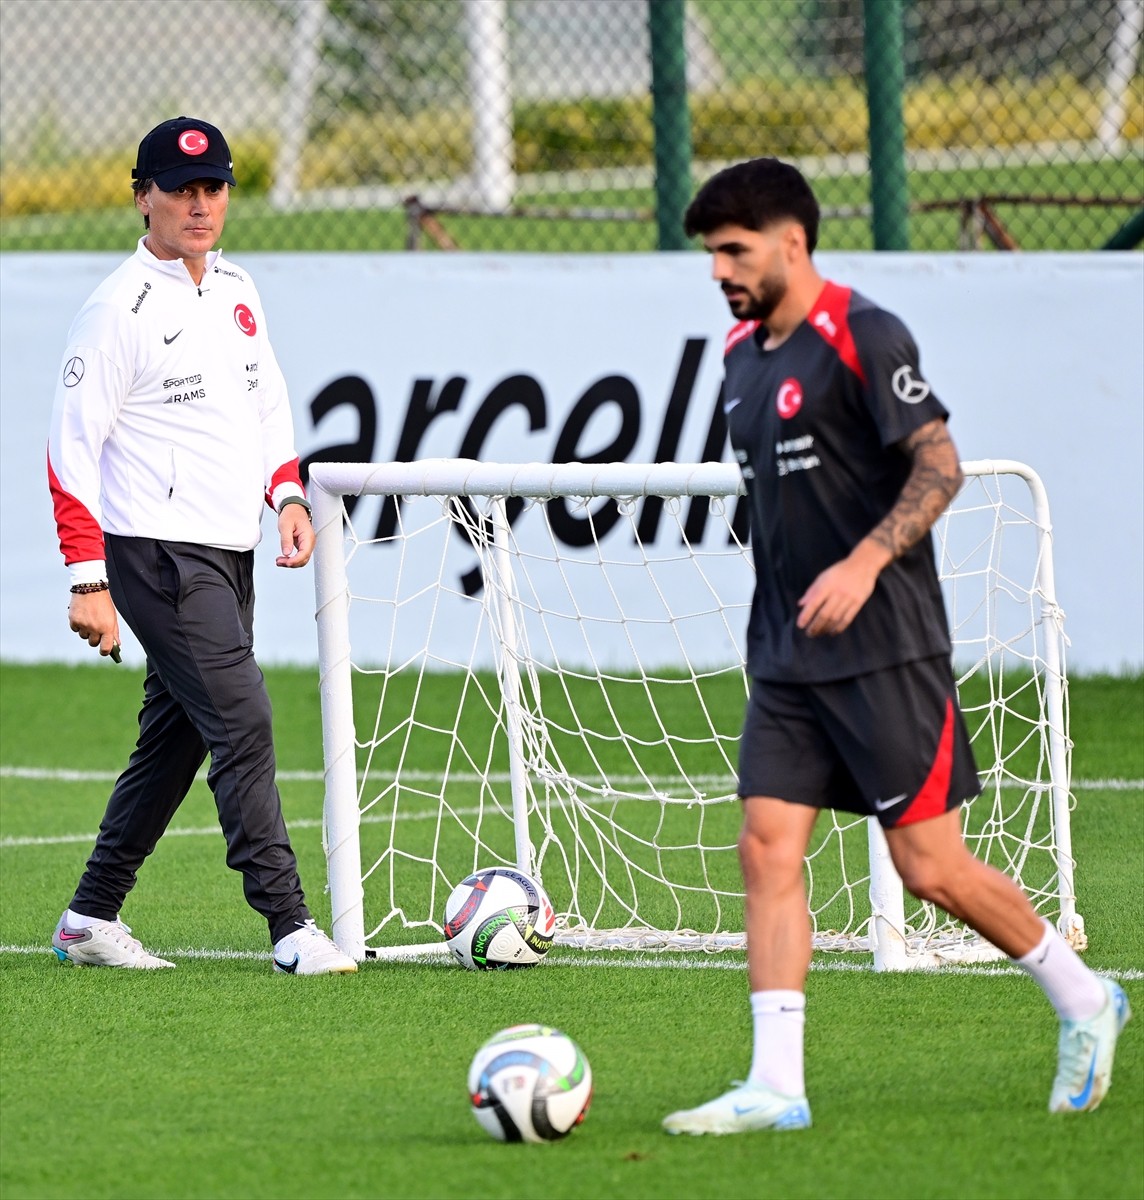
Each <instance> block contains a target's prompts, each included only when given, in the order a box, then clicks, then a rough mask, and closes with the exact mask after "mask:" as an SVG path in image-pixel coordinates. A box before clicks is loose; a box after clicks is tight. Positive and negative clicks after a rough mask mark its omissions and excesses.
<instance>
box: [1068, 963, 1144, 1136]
mask: <svg viewBox="0 0 1144 1200" xmlns="http://www.w3.org/2000/svg"><path fill="white" fill-rule="evenodd" d="M1100 983H1101V986H1102V987H1103V988H1104V990H1105V992H1106V994H1107V996H1108V999H1107V1000H1106V1001H1105V1004H1104V1007H1103V1008H1102V1009H1101V1010H1100V1012H1098V1013H1097V1014H1096V1016H1095V1017H1093V1018H1092V1019H1091V1020H1088V1021H1062V1022H1061V1036H1060V1041H1059V1043H1058V1045H1057V1077H1056V1079H1054V1080H1053V1090H1052V1094H1051V1095H1050V1096H1049V1112H1054V1113H1068V1112H1086V1111H1090V1110H1091V1109H1094V1108H1096V1106H1097V1105H1098V1104H1099V1103H1100V1102H1101V1101H1102V1100H1103V1099H1104V1097H1105V1095H1106V1094H1107V1093H1108V1089H1109V1088H1110V1087H1111V1086H1112V1059H1113V1057H1114V1056H1115V1054H1116V1039H1117V1038H1118V1037H1119V1036H1120V1031H1121V1030H1122V1029H1123V1028H1124V1026H1125V1025H1127V1024H1128V1018H1129V1017H1130V1016H1132V1010H1131V1009H1130V1008H1129V1007H1128V997H1127V996H1126V995H1125V994H1124V989H1123V988H1122V987H1121V986H1120V985H1119V984H1118V983H1114V982H1113V981H1112V980H1111V979H1104V978H1102V979H1101V980H1100Z"/></svg>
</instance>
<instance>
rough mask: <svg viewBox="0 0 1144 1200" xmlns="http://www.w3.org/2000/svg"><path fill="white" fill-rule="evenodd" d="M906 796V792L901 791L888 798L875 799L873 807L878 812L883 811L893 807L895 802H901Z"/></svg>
mask: <svg viewBox="0 0 1144 1200" xmlns="http://www.w3.org/2000/svg"><path fill="white" fill-rule="evenodd" d="M905 798H906V793H905V792H902V794H901V795H900V796H891V797H890V799H889V800H875V801H874V807H875V808H876V809H877V810H878V811H879V812H885V811H886V809H887V808H893V807H894V805H895V804H901V802H902V801H903V800H904V799H905Z"/></svg>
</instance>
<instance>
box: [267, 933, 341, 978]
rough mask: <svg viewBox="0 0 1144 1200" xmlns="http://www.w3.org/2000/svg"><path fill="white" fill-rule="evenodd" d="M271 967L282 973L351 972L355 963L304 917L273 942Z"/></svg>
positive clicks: (338, 973)
mask: <svg viewBox="0 0 1144 1200" xmlns="http://www.w3.org/2000/svg"><path fill="white" fill-rule="evenodd" d="M274 969H275V971H281V972H282V974H283V975H352V974H353V973H354V972H355V971H356V970H357V963H356V962H354V960H353V959H352V958H350V956H349V955H348V954H343V953H342V952H341V951H340V950H339V949H338V948H337V946H336V945H335V944H334V943H333V941H331V939H330V938H328V937H327V936H326V935H325V934H324V933H323V932H322V931H321V930H320V929H319V928H318V927H317V925H315V924H314V922H313V921H307V922H306V924H305V925H303V926H301V927H300V928H299V929H296V930H295V931H294V932H293V933H288V934H287V935H286V936H285V937H284V938H279V939H278V941H276V942H275V943H274Z"/></svg>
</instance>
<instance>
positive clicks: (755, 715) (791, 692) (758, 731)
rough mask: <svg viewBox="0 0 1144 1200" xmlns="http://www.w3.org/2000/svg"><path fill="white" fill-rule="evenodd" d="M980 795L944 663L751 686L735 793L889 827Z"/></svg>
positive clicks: (928, 661) (934, 814) (926, 662)
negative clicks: (839, 813) (859, 817)
mask: <svg viewBox="0 0 1144 1200" xmlns="http://www.w3.org/2000/svg"><path fill="white" fill-rule="evenodd" d="M980 791H981V783H980V780H979V779H978V777H977V767H976V764H975V763H974V761H973V751H972V749H971V748H970V745H969V734H968V733H967V731H966V728H965V721H964V719H963V717H962V715H961V709H960V708H959V707H958V703H957V688H956V685H955V684H954V681H953V671H952V669H951V667H950V663H949V660H948V659H947V658H944V657H942V658H928V659H922V660H920V661H918V662H911V663H904V664H902V665H901V666H896V667H887V668H885V669H884V670H881V671H872V672H870V673H869V674H867V675H858V676H855V677H854V678H852V679H840V680H837V681H834V682H832V683H816V684H787V683H769V682H765V681H763V680H759V679H755V680H752V682H751V694H750V696H749V697H748V699H747V713H746V716H745V718H744V720H743V736H742V739H741V741H740V743H739V795H740V796H743V797H747V796H773V797H775V798H777V799H779V800H789V801H791V802H792V803H794V804H808V805H810V806H812V807H813V808H832V809H840V810H842V811H843V812H852V813H860V814H862V815H865V816H872V817H877V819H878V820H879V822H880V823H881V824H882V825H883V826H885V827H886V828H888V829H889V828H893V827H894V826H896V825H908V824H910V823H911V822H913V821H924V820H926V819H927V818H928V817H937V816H940V815H941V814H942V813H946V812H949V811H950V810H951V809H954V808H957V806H958V805H959V804H960V803H961V802H962V801H963V800H967V799H971V798H972V797H974V796H976V795H977V794H978V793H979V792H980Z"/></svg>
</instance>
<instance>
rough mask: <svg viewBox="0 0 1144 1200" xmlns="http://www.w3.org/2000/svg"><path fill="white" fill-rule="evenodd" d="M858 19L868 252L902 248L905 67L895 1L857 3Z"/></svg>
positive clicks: (906, 241) (905, 231) (905, 237)
mask: <svg viewBox="0 0 1144 1200" xmlns="http://www.w3.org/2000/svg"><path fill="white" fill-rule="evenodd" d="M652 2H653V5H654V0H652ZM862 15H863V25H864V38H865V46H864V56H865V63H866V106H867V110H868V111H869V114H870V203H871V206H872V207H873V210H874V211H873V219H872V222H871V223H872V227H873V232H874V249H875V250H908V249H909V248H910V230H909V203H910V201H909V189H908V186H907V183H906V136H905V122H904V121H903V120H902V88H903V86H904V83H905V65H904V61H903V59H904V56H903V53H902V4H901V0H863V3H862Z"/></svg>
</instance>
